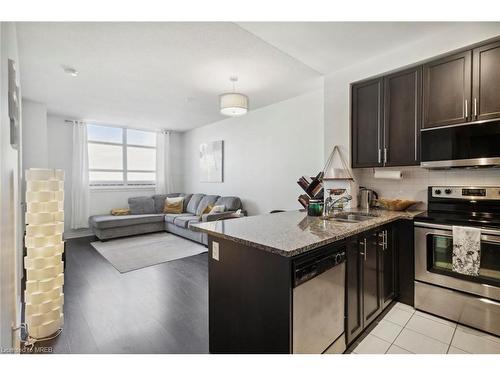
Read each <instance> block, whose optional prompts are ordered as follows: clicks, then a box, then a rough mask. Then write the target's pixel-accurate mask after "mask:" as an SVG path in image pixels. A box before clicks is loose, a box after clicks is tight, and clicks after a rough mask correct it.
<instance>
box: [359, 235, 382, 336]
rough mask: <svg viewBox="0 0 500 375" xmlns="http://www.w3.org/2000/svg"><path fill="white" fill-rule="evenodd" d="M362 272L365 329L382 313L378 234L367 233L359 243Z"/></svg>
mask: <svg viewBox="0 0 500 375" xmlns="http://www.w3.org/2000/svg"><path fill="white" fill-rule="evenodd" d="M359 246H360V253H361V257H362V262H361V263H362V272H363V276H362V279H363V325H364V326H365V327H366V326H367V325H368V324H370V322H371V321H372V320H373V319H374V318H375V317H376V316H377V315H378V314H379V313H380V312H381V311H382V288H381V286H382V285H381V283H382V280H381V276H382V271H381V266H382V262H381V258H380V257H381V252H380V251H379V242H378V232H375V231H374V232H369V233H367V234H366V235H365V236H363V238H360V241H359Z"/></svg>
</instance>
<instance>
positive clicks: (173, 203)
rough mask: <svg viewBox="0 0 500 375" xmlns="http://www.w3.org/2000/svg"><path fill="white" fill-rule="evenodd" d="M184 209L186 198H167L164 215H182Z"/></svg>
mask: <svg viewBox="0 0 500 375" xmlns="http://www.w3.org/2000/svg"><path fill="white" fill-rule="evenodd" d="M183 208H184V198H183V197H177V198H166V199H165V205H164V206H163V213H164V214H182V209H183Z"/></svg>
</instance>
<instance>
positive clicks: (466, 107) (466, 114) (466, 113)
mask: <svg viewBox="0 0 500 375" xmlns="http://www.w3.org/2000/svg"><path fill="white" fill-rule="evenodd" d="M468 117H469V110H468V106H467V99H465V118H466V119H467V118H468Z"/></svg>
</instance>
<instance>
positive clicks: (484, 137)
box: [420, 121, 500, 169]
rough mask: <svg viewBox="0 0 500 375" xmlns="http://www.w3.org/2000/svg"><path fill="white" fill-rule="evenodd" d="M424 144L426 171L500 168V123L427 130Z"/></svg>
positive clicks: (422, 144)
mask: <svg viewBox="0 0 500 375" xmlns="http://www.w3.org/2000/svg"><path fill="white" fill-rule="evenodd" d="M420 141H421V157H422V159H421V163H420V166H421V167H424V168H428V169H434V168H436V169H438V168H457V167H498V166H500V121H494V122H485V123H475V124H466V125H455V126H446V127H441V128H435V129H432V128H431V129H423V130H422V131H421V138H420Z"/></svg>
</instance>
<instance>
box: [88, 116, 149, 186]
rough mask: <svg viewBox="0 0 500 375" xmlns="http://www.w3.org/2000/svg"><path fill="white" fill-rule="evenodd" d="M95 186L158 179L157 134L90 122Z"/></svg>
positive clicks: (90, 163)
mask: <svg viewBox="0 0 500 375" xmlns="http://www.w3.org/2000/svg"><path fill="white" fill-rule="evenodd" d="M87 138H88V150H89V180H90V185H91V186H140V185H154V184H155V182H156V133H155V132H151V131H144V130H135V129H125V128H120V127H112V126H102V125H94V124H88V125H87Z"/></svg>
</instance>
